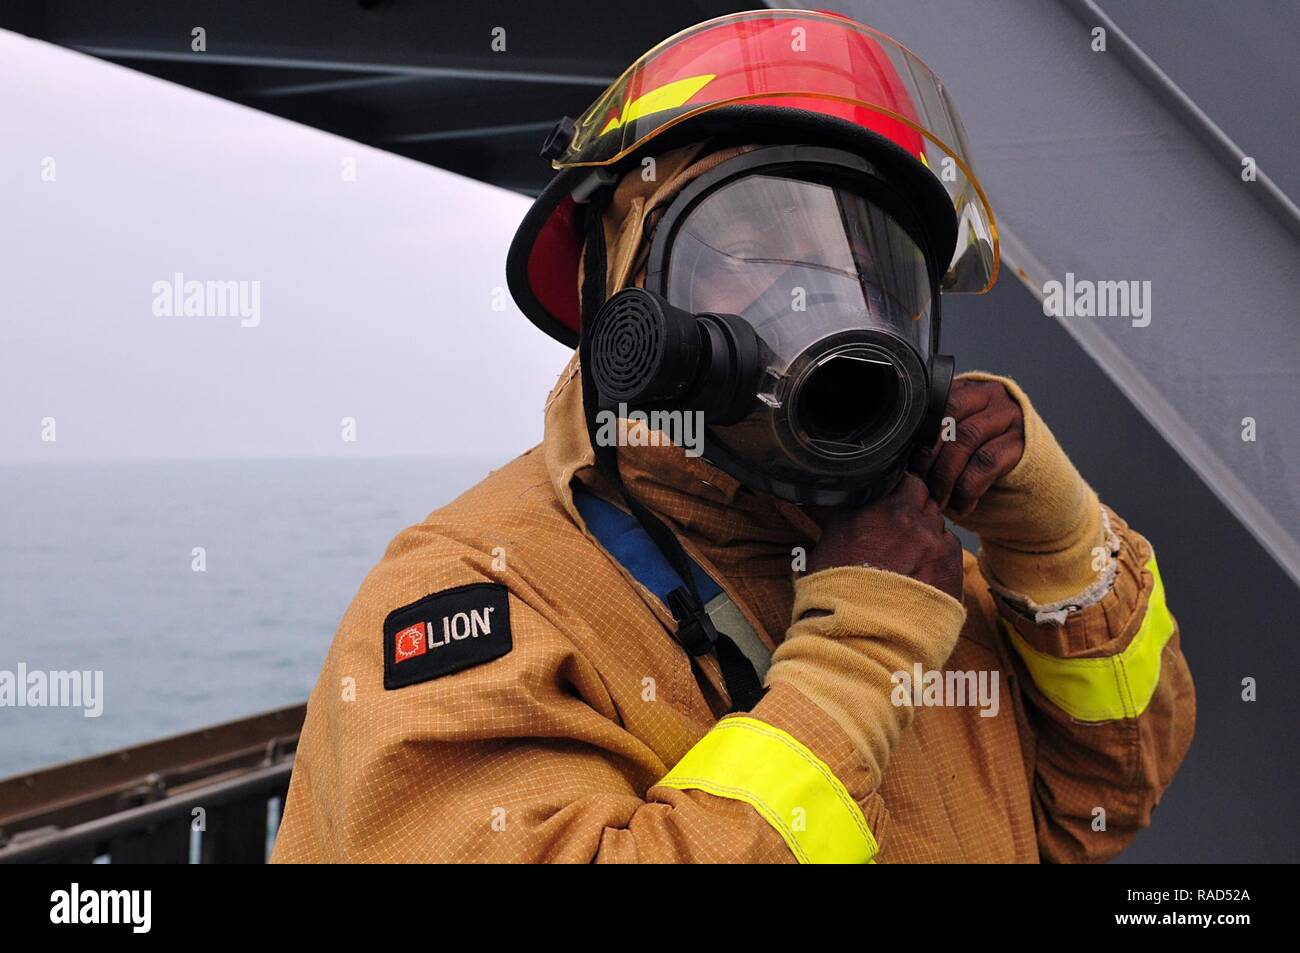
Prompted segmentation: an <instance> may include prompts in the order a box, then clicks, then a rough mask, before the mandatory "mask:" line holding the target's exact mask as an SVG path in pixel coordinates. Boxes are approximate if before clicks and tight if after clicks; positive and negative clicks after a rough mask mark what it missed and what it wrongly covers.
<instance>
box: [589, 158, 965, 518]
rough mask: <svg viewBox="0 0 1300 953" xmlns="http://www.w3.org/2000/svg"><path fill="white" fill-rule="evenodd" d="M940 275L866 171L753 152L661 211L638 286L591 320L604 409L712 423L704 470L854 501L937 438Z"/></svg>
mask: <svg viewBox="0 0 1300 953" xmlns="http://www.w3.org/2000/svg"><path fill="white" fill-rule="evenodd" d="M939 274H940V267H939V266H938V265H937V263H936V262H934V261H933V260H931V258H930V256H929V255H927V252H926V248H925V239H924V231H923V230H922V229H921V227H920V226H919V225H918V224H917V223H916V220H915V217H914V215H913V212H912V208H911V205H910V203H909V202H908V201H907V200H906V197H905V196H903V195H900V194H899V193H898V192H897V191H896V190H894V189H892V188H891V187H890V185H889V183H888V182H886V181H885V180H884V179H883V178H881V177H879V176H878V174H877V172H876V170H875V168H874V167H873V166H872V165H871V163H869V162H867V161H866V160H864V159H862V158H860V157H858V156H856V155H854V154H852V153H848V152H843V151H840V150H835V149H824V148H817V147H809V146H774V147H767V148H762V149H757V150H754V151H752V152H749V153H746V154H744V155H742V156H739V157H737V158H735V159H732V160H730V161H728V162H724V163H722V164H721V165H719V166H718V167H717V168H715V169H713V170H711V171H710V172H708V173H706V174H705V175H703V176H700V177H699V178H698V179H695V180H694V181H693V182H691V184H690V185H689V186H687V187H686V188H685V189H684V190H683V191H682V192H681V193H680V194H679V195H678V196H677V197H676V198H675V199H674V200H673V202H672V204H671V205H670V206H668V208H667V209H666V210H664V212H663V215H662V217H660V218H659V219H658V221H657V223H656V224H655V236H654V240H653V242H652V244H651V248H650V255H649V259H648V261H647V263H646V277H645V287H644V289H642V288H629V289H626V290H624V291H621V292H619V293H618V294H616V295H614V296H613V297H611V298H610V299H609V300H608V301H607V302H606V303H605V304H604V306H603V307H602V308H601V309H600V311H599V313H598V314H597V316H596V318H595V320H594V322H593V324H592V327H591V329H590V332H589V334H590V349H591V350H590V358H589V360H590V372H591V375H592V378H593V381H594V384H595V387H596V390H597V392H598V393H599V396H600V399H601V401H602V403H604V404H605V405H607V406H611V407H615V406H618V405H622V406H624V407H626V408H628V409H638V410H646V411H656V410H658V411H676V412H679V413H695V414H699V415H701V416H702V418H703V422H704V424H705V438H704V447H703V450H704V456H705V458H706V459H708V460H709V461H710V462H712V463H714V464H715V465H716V466H718V467H720V468H721V469H723V470H725V471H727V472H728V473H730V474H732V475H733V476H735V477H736V478H737V479H739V480H741V481H742V482H743V483H744V484H746V485H747V486H749V487H750V488H752V489H755V490H759V491H763V492H767V493H770V494H772V495H774V496H777V497H779V498H781V499H786V500H791V501H793V502H796V503H808V504H817V505H822V506H843V505H859V504H861V503H863V502H866V501H868V500H870V499H872V498H874V497H877V496H879V495H882V494H883V493H886V492H888V490H889V489H890V488H892V486H893V485H894V484H895V483H896V482H897V480H898V479H899V477H900V476H901V475H902V472H903V470H904V468H905V467H906V464H907V460H908V458H909V457H910V455H911V453H912V451H913V450H914V449H915V448H916V447H917V446H918V445H919V444H920V443H922V442H928V441H930V440H933V439H934V437H935V435H936V434H937V432H938V427H939V424H940V421H941V419H942V414H943V410H944V407H945V406H946V404H947V397H948V387H949V385H950V383H951V381H952V359H951V358H950V357H947V356H945V355H940V354H937V353H935V351H936V347H937V343H938V336H939V314H938V306H939V295H938V280H939Z"/></svg>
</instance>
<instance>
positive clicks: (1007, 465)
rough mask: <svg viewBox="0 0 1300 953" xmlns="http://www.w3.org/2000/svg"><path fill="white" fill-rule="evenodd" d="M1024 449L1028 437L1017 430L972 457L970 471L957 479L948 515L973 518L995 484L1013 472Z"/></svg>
mask: <svg viewBox="0 0 1300 953" xmlns="http://www.w3.org/2000/svg"><path fill="white" fill-rule="evenodd" d="M1023 450H1024V435H1023V434H1021V433H1020V431H1019V430H1017V429H1015V428H1014V427H1013V428H1012V429H1011V430H1008V431H1007V432H1006V433H1004V434H1002V435H1001V436H999V437H994V438H993V439H992V440H990V441H989V442H988V443H986V444H984V445H982V446H981V447H980V448H979V449H978V450H976V451H975V452H974V453H973V454H971V457H970V461H969V462H968V463H967V464H966V469H964V470H963V471H962V472H961V476H959V477H958V478H957V483H956V485H955V486H953V489H952V495H951V496H950V497H949V498H948V506H947V513H948V515H949V516H951V517H952V518H953V519H962V518H963V517H966V516H968V515H970V512H971V511H972V510H973V509H975V506H976V504H977V503H979V501H980V499H981V498H982V497H983V496H984V494H985V493H987V492H988V491H989V489H990V488H991V487H992V486H993V484H994V483H996V482H997V481H998V479H999V478H1000V477H1002V476H1003V475H1004V474H1006V473H1009V472H1011V470H1012V468H1013V467H1015V465H1016V463H1017V462H1018V461H1019V460H1020V455H1021V453H1022V451H1023Z"/></svg>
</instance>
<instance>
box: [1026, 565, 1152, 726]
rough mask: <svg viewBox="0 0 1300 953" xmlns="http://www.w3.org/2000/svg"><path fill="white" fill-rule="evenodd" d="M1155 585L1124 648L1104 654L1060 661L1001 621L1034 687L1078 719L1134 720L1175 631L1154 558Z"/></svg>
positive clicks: (1143, 708)
mask: <svg viewBox="0 0 1300 953" xmlns="http://www.w3.org/2000/svg"><path fill="white" fill-rule="evenodd" d="M1146 568H1147V569H1148V570H1149V571H1150V572H1151V577H1152V580H1153V583H1154V584H1153V586H1152V588H1151V595H1150V597H1149V598H1148V599H1147V611H1146V615H1145V616H1144V617H1143V618H1142V626H1141V627H1140V628H1139V629H1138V631H1137V634H1136V635H1135V636H1133V641H1132V642H1130V643H1129V645H1128V647H1127V648H1126V649H1124V651H1123V652H1119V653H1118V654H1116V655H1110V656H1107V657H1106V658H1085V659H1063V658H1057V657H1056V656H1054V655H1047V654H1045V653H1043V652H1039V651H1038V650H1037V649H1035V648H1033V646H1031V645H1030V644H1029V643H1028V642H1027V641H1025V638H1024V636H1022V635H1021V634H1020V633H1019V632H1017V631H1016V630H1015V628H1014V627H1013V626H1011V625H1010V624H1008V623H1007V622H1006V620H1003V623H1002V624H1003V626H1004V627H1005V628H1006V630H1007V632H1008V633H1009V634H1010V636H1011V644H1012V645H1013V646H1014V647H1015V650H1016V652H1018V653H1019V655H1020V657H1021V658H1022V659H1024V661H1025V667H1026V668H1028V669H1029V674H1030V676H1031V677H1032V678H1033V680H1034V684H1035V685H1037V686H1038V690H1039V691H1041V692H1042V693H1043V694H1044V695H1046V696H1047V697H1048V698H1050V699H1051V700H1052V701H1053V702H1054V703H1056V705H1057V706H1058V707H1060V708H1061V709H1062V710H1063V711H1065V712H1067V713H1068V714H1069V715H1071V716H1072V717H1074V718H1076V719H1078V720H1079V721H1115V720H1117V719H1120V718H1136V717H1137V716H1138V715H1140V714H1142V712H1144V711H1146V709H1147V705H1149V704H1151V696H1152V695H1154V694H1155V692H1156V685H1157V684H1158V683H1159V681H1160V653H1161V652H1162V651H1164V647H1165V644H1166V643H1167V642H1168V641H1169V638H1170V636H1172V635H1173V634H1174V617H1173V616H1172V615H1170V614H1169V607H1168V606H1167V605H1166V604H1165V586H1164V583H1163V582H1162V581H1161V580H1160V570H1159V569H1158V568H1157V567H1156V558H1155V556H1152V557H1151V559H1150V560H1148V562H1147V564H1146Z"/></svg>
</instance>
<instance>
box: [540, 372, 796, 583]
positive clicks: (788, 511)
mask: <svg viewBox="0 0 1300 953" xmlns="http://www.w3.org/2000/svg"><path fill="white" fill-rule="evenodd" d="M545 434H546V435H545V438H544V440H543V442H542V453H543V454H544V455H545V460H546V469H547V472H548V474H549V476H550V478H551V483H552V486H553V488H554V490H555V494H556V496H557V498H558V499H559V500H560V502H561V505H562V506H564V508H565V509H566V510H567V511H568V512H569V515H570V516H571V517H572V518H573V519H574V520H575V521H576V522H578V523H579V525H581V519H580V518H579V516H578V511H577V506H576V504H575V503H574V501H573V484H574V481H575V480H576V481H578V482H580V483H581V484H583V485H584V486H585V487H587V488H588V489H589V490H591V491H592V492H594V493H596V494H598V495H600V496H602V497H604V498H605V499H608V500H610V501H611V502H613V503H615V504H621V503H622V501H620V500H619V499H618V498H617V497H616V496H615V494H614V493H613V490H612V489H611V487H610V486H609V485H608V482H607V481H606V480H605V479H604V477H603V476H601V474H600V472H599V471H598V470H597V468H596V461H595V454H594V453H593V452H592V449H591V444H590V441H589V440H588V437H587V427H586V421H585V418H584V417H583V413H582V381H581V378H580V375H579V373H578V358H577V355H576V354H575V355H574V356H573V357H572V358H571V359H570V360H569V363H568V365H567V366H566V367H565V370H564V373H563V374H561V375H560V379H559V382H558V383H557V384H556V385H555V388H554V389H553V390H552V391H551V395H550V397H549V398H548V399H547V403H546V431H545ZM619 469H620V471H621V472H622V474H623V480H624V483H625V485H626V486H627V488H628V490H629V491H630V492H632V493H635V494H636V496H637V499H639V500H640V501H641V502H642V503H644V504H645V505H646V506H648V507H649V508H650V509H651V510H652V511H654V512H655V513H656V514H657V515H658V516H660V517H661V518H663V519H665V520H666V521H667V522H668V524H669V525H670V526H671V527H672V528H673V530H674V531H675V532H677V533H678V535H679V536H680V537H681V538H682V540H683V542H684V543H687V544H688V546H689V547H690V548H692V549H694V550H696V551H697V552H699V553H700V554H702V555H704V556H705V558H706V559H707V560H708V562H710V563H712V564H713V565H714V566H716V567H717V568H718V569H719V570H720V571H722V572H723V573H725V574H728V575H731V574H736V575H744V576H761V575H780V576H783V577H788V575H789V573H790V570H791V561H792V559H793V558H794V553H793V550H794V548H795V547H805V548H807V547H810V546H811V545H812V544H813V542H815V540H816V538H817V537H818V536H819V535H820V530H819V528H818V526H817V524H816V523H815V522H814V521H813V519H812V518H811V517H810V516H809V515H808V514H807V513H805V512H804V511H803V510H802V509H801V508H800V507H798V506H797V505H795V504H793V503H787V502H785V501H783V500H778V499H776V498H774V497H771V496H768V495H766V494H763V493H755V492H752V491H750V490H748V489H746V488H745V487H744V486H742V485H741V484H740V481H738V480H737V479H736V478H735V477H733V476H731V475H730V474H727V473H725V472H723V471H722V470H719V469H718V468H717V467H715V466H714V465H713V464H711V463H709V462H708V461H706V460H705V459H703V458H702V457H689V456H687V455H686V453H685V451H684V450H683V449H682V448H680V447H675V446H671V445H667V446H622V447H620V448H619ZM623 508H624V509H626V505H625V504H623Z"/></svg>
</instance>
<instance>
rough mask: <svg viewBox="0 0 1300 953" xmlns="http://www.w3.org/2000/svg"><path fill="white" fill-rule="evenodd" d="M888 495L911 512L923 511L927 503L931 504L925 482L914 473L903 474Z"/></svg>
mask: <svg viewBox="0 0 1300 953" xmlns="http://www.w3.org/2000/svg"><path fill="white" fill-rule="evenodd" d="M889 495H890V496H892V497H893V498H894V499H895V500H897V501H898V502H899V503H901V504H903V505H905V506H906V507H908V508H909V509H911V510H923V509H924V508H925V504H926V503H927V502H932V501H931V500H930V490H929V489H928V488H927V487H926V485H925V481H924V480H922V479H921V478H920V477H918V476H917V475H916V474H914V473H904V474H903V477H902V479H901V480H899V481H898V485H897V486H896V487H894V489H893V492H891V493H890V494H889Z"/></svg>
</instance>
